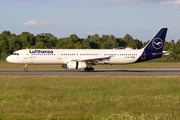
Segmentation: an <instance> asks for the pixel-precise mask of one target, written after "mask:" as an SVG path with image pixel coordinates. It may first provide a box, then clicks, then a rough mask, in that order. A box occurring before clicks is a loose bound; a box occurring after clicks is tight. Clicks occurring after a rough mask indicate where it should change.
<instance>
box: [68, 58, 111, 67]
mask: <svg viewBox="0 0 180 120" xmlns="http://www.w3.org/2000/svg"><path fill="white" fill-rule="evenodd" d="M111 57H112V56H98V57H87V58H78V59H71V60H66V61H78V62H86V63H91V64H93V65H97V64H99V63H101V62H103V61H105V60H109V59H111Z"/></svg>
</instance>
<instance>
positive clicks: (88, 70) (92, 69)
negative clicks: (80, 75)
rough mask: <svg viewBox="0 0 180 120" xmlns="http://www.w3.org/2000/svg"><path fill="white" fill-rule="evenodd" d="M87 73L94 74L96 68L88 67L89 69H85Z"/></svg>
mask: <svg viewBox="0 0 180 120" xmlns="http://www.w3.org/2000/svg"><path fill="white" fill-rule="evenodd" d="M84 70H85V71H86V72H94V68H92V67H90V68H89V67H87V68H85V69H84Z"/></svg>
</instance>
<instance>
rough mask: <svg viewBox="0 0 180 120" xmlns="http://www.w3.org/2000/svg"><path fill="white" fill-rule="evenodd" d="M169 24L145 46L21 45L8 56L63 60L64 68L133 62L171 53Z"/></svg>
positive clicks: (25, 59) (10, 59)
mask: <svg viewBox="0 0 180 120" xmlns="http://www.w3.org/2000/svg"><path fill="white" fill-rule="evenodd" d="M167 29H168V28H161V29H160V30H159V31H158V33H157V34H156V35H155V36H154V37H153V39H152V40H151V41H150V42H149V43H148V44H147V45H146V46H145V47H144V48H142V49H28V48H27V49H22V50H18V51H15V52H14V53H13V54H12V55H10V56H8V57H7V58H6V61H7V62H10V63H15V64H25V68H24V71H25V72H26V71H27V65H31V64H60V65H62V68H68V69H84V70H85V71H91V72H93V71H94V68H93V67H92V66H93V65H101V64H111V65H113V64H115V65H117V64H132V63H138V62H143V61H147V60H152V59H155V58H160V57H162V56H166V55H169V54H170V52H168V51H163V45H164V42H165V37H166V33H167Z"/></svg>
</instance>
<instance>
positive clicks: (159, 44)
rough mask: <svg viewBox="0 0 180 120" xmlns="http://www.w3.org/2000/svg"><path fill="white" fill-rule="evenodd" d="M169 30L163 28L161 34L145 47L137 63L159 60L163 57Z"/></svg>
mask: <svg viewBox="0 0 180 120" xmlns="http://www.w3.org/2000/svg"><path fill="white" fill-rule="evenodd" d="M166 33H167V28H161V29H160V30H159V32H158V33H157V34H156V35H155V36H154V37H153V39H152V40H151V41H150V42H149V43H148V44H147V45H146V47H144V51H143V53H142V55H141V56H140V58H139V59H138V60H137V61H136V62H142V61H146V60H151V59H155V58H159V57H161V56H162V55H163V52H162V51H163V46H164V42H165V37H166Z"/></svg>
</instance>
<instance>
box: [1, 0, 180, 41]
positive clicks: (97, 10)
mask: <svg viewBox="0 0 180 120" xmlns="http://www.w3.org/2000/svg"><path fill="white" fill-rule="evenodd" d="M0 6H1V7H0V33H2V32H3V31H4V30H9V31H10V32H11V33H14V34H21V33H22V32H26V31H27V32H30V33H31V34H34V35H37V34H40V33H51V34H52V35H54V36H55V37H57V38H64V37H69V36H70V35H71V34H76V35H77V36H78V37H79V38H87V37H88V35H94V34H98V35H99V36H100V37H101V36H102V35H103V34H105V35H114V36H115V37H116V38H123V37H124V36H125V35H126V34H130V35H131V36H132V37H133V38H134V39H139V40H141V41H143V42H146V41H148V40H150V39H152V37H153V36H154V35H155V34H156V33H157V32H158V30H159V29H160V28H163V27H166V28H168V33H167V37H166V41H171V40H172V39H173V40H174V41H177V40H179V39H180V0H0Z"/></svg>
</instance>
